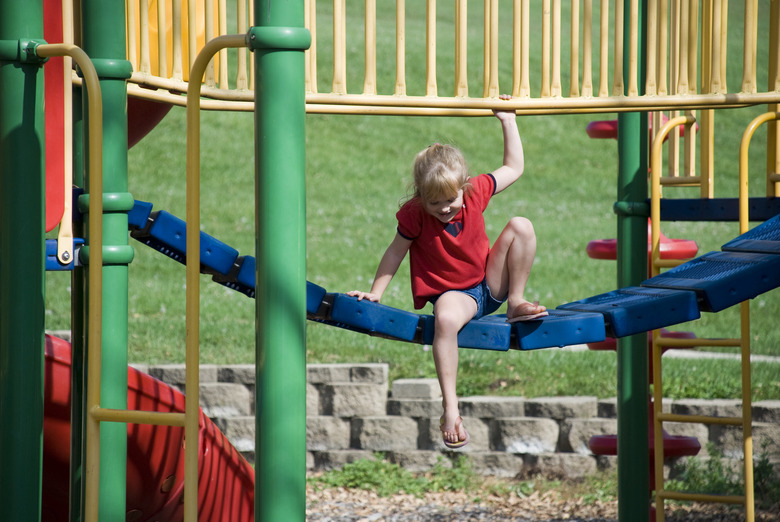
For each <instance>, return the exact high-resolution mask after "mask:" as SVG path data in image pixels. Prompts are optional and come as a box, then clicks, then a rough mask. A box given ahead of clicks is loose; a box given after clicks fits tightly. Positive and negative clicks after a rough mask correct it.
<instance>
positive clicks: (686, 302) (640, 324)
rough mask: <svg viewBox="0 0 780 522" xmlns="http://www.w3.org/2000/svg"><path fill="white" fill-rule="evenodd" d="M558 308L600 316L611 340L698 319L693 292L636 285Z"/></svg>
mask: <svg viewBox="0 0 780 522" xmlns="http://www.w3.org/2000/svg"><path fill="white" fill-rule="evenodd" d="M558 309H559V310H569V311H577V312H598V313H601V314H603V315H604V319H605V325H606V329H607V333H608V334H609V336H610V337H625V336H627V335H633V334H637V333H642V332H647V331H649V330H656V329H658V328H662V327H664V326H671V325H673V324H678V323H684V322H686V321H692V320H694V319H698V318H699V317H700V314H699V308H698V306H697V304H696V294H695V293H694V292H690V291H681V290H667V289H662V288H641V287H636V286H634V287H628V288H622V289H620V290H613V291H612V292H607V293H605V294H600V295H596V296H593V297H589V298H587V299H582V300H581V301H575V302H573V303H567V304H564V305H561V306H559V307H558Z"/></svg>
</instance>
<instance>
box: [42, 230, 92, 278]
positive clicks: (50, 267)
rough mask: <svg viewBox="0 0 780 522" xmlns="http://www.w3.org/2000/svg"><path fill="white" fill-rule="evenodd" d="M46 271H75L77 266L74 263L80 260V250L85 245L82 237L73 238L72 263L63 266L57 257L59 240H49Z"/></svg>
mask: <svg viewBox="0 0 780 522" xmlns="http://www.w3.org/2000/svg"><path fill="white" fill-rule="evenodd" d="M45 244H46V270H47V271H51V272H56V271H62V270H73V268H74V267H75V266H76V265H75V264H74V261H75V260H77V259H78V257H79V256H78V249H79V248H81V246H82V245H83V244H84V240H83V239H82V238H80V237H74V238H73V248H71V250H70V253H71V259H70V262H69V263H68V264H66V265H63V264H62V263H60V260H59V258H58V257H57V240H56V239H47V240H46V243H45Z"/></svg>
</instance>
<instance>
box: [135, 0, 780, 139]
mask: <svg viewBox="0 0 780 522" xmlns="http://www.w3.org/2000/svg"><path fill="white" fill-rule="evenodd" d="M301 1H302V2H304V9H305V24H306V27H307V28H308V29H309V30H310V31H311V34H312V45H311V48H310V49H309V50H308V51H306V53H305V57H306V88H307V95H306V102H307V111H308V112H312V113H328V112H335V113H364V114H376V113H381V114H433V115H436V114H453V115H483V114H489V113H490V109H491V107H492V106H493V105H495V103H496V100H497V97H498V94H499V93H504V92H506V93H511V94H512V95H513V97H514V99H513V100H512V101H511V102H510V104H511V105H513V106H514V108H516V109H517V110H518V111H520V112H525V113H569V112H575V111H579V112H583V111H585V112H587V111H590V112H615V111H628V110H660V109H666V110H675V109H676V110H684V109H704V108H710V107H731V106H741V105H751V104H753V105H755V104H770V103H777V102H778V101H780V73H779V72H778V69H779V68H778V67H777V62H778V60H779V58H778V53H777V47H778V38H780V37H779V36H778V30H777V27H778V26H779V25H780V13H778V11H779V9H778V7H777V4H778V0H771V5H769V6H768V7H767V5H766V4H765V3H761V4H760V5H759V3H758V2H757V0H744V2H742V4H741V11H742V12H741V14H742V16H743V17H744V20H745V23H744V25H743V26H742V27H739V26H738V25H739V24H733V25H734V27H729V25H728V23H727V22H728V19H729V16H728V15H729V12H728V9H729V2H727V1H723V0H711V1H705V2H701V6H700V5H699V4H700V2H699V1H698V0H685V1H683V0H648V14H647V17H646V24H645V25H646V31H647V42H648V43H647V46H646V48H647V54H646V56H644V57H641V56H639V54H638V53H639V51H638V44H637V42H638V39H639V34H640V26H639V13H638V1H637V0H612V1H609V0H597V1H594V0H568V1H567V0H534V1H532V0H511V1H510V0H502V1H499V0H484V1H483V4H482V7H483V8H482V9H479V5H478V4H477V9H474V3H473V2H467V1H466V0H455V2H454V4H455V5H454V9H453V5H452V2H445V3H442V4H441V6H440V5H439V2H437V1H436V0H426V1H425V2H414V3H409V4H407V2H406V1H405V0H395V4H394V6H393V5H392V4H391V5H389V6H388V5H387V4H385V3H383V2H380V3H377V2H376V0H359V1H357V0H349V1H348V0H327V1H325V0H320V1H319V2H317V0H301ZM731 4H732V6H731V9H732V11H734V10H735V9H738V8H739V7H738V5H737V6H735V5H733V4H735V2H733V1H732V2H731ZM127 5H128V9H127V13H128V59H129V60H130V61H131V62H132V63H133V68H134V71H135V72H134V73H133V76H132V78H131V83H132V85H131V86H130V87H129V92H130V93H131V95H133V96H139V97H144V98H149V99H154V100H157V101H166V102H169V103H174V104H178V105H184V104H185V103H186V100H185V98H184V96H182V94H184V93H185V92H186V82H187V80H188V77H187V71H189V68H190V67H191V66H192V64H193V61H194V56H195V54H196V53H195V52H190V51H189V50H190V49H196V50H197V49H199V48H201V47H202V46H203V45H204V44H205V41H207V40H209V39H211V38H213V37H215V36H218V35H222V34H227V33H243V32H245V31H246V30H248V28H249V20H252V19H253V13H252V8H253V2H251V1H248V0H197V1H189V2H188V1H186V0H185V1H184V2H183V3H181V4H180V3H179V2H173V1H172V0H165V1H156V0H152V1H150V2H140V1H139V0H128V1H127ZM139 5H143V6H147V8H146V9H142V8H140V7H139ZM393 7H394V9H393ZM470 8H471V9H470ZM767 8H768V11H767V12H764V11H761V10H766V9H767ZM378 9H379V10H381V12H382V13H383V14H384V16H382V17H381V18H380V19H381V20H387V19H388V18H390V14H391V13H392V14H394V17H393V18H394V19H395V22H394V24H395V26H394V27H390V28H387V27H383V26H381V25H378V23H377V19H378V14H377V12H378ZM388 11H390V13H388ZM453 11H454V12H453ZM759 11H761V16H762V17H763V16H767V17H769V23H768V27H769V29H768V30H763V29H762V31H763V32H762V33H761V34H759V32H758V30H759V29H758V28H759V25H758V17H759ZM624 15H627V16H624ZM624 19H627V20H628V23H627V24H624ZM348 20H349V21H350V23H348V22H347V21H348ZM323 22H326V23H325V24H323ZM500 22H501V23H500ZM445 24H446V25H445ZM385 25H386V24H385ZM442 26H444V27H447V28H452V35H450V34H444V35H443V34H442V31H441V27H442ZM410 27H415V28H416V29H415V31H414V32H410V30H409V28H410ZM760 27H762V28H764V27H766V24H762V25H761V26H760ZM191 28H194V29H191ZM729 31H731V32H732V33H740V32H741V35H740V37H736V36H733V35H732V37H731V40H732V41H733V40H735V39H738V40H739V41H741V47H740V48H739V52H738V53H734V52H733V53H732V55H731V56H729V55H727V52H726V51H727V45H726V44H727V39H728V37H729ZM624 32H625V34H627V35H628V36H629V39H628V41H629V42H630V43H629V45H628V46H627V47H626V48H624ZM480 33H481V35H480ZM759 43H760V44H761V48H768V49H769V56H768V57H767V58H766V60H767V61H766V62H764V63H765V64H766V65H764V64H759V63H758V49H759ZM246 52H247V51H246V50H245V49H241V50H238V51H237V53H238V54H237V55H236V56H235V58H234V57H232V56H229V55H228V53H227V51H226V50H222V51H220V52H219V55H218V56H217V58H215V63H214V64H212V65H210V66H209V67H208V68H207V72H206V75H205V78H204V81H203V82H204V83H203V87H202V89H201V95H202V98H201V105H202V107H203V108H207V109H232V110H247V111H250V110H253V104H252V97H253V91H252V82H253V77H254V75H253V71H252V63H251V60H247V59H246ZM380 55H381V56H394V57H395V60H394V66H395V74H394V75H392V73H391V72H390V71H381V70H378V56H380ZM479 55H481V59H476V62H477V63H476V65H475V58H474V57H475V56H479ZM735 55H736V56H735ZM624 57H625V58H627V59H626V60H625V61H624ZM470 58H471V59H470ZM537 58H538V61H537ZM643 58H644V59H643ZM437 60H438V62H437ZM442 60H445V61H446V62H447V63H446V64H445V66H444V67H438V65H437V63H440V62H441V61H442ZM728 60H730V63H729V66H730V67H740V66H741V67H742V80H741V82H740V85H739V87H738V89H737V90H733V91H729V90H728V88H727V82H726V65H727V61H728ZM762 61H763V57H762ZM479 62H481V63H479ZM740 62H741V63H740ZM423 63H424V66H423ZM624 63H625V64H626V67H627V69H626V71H625V72H627V73H628V74H627V76H626V77H627V81H625V82H624ZM642 63H645V69H644V71H642V70H640V67H641V64H642ZM470 67H471V68H472V69H473V68H475V67H477V68H481V71H470ZM759 69H764V70H768V71H769V75H770V76H769V82H768V85H767V88H766V89H761V88H760V86H759V85H758V82H757V71H758V70H759ZM356 71H358V72H359V71H362V73H363V74H362V75H363V78H362V81H358V80H356V78H357V76H358V75H356V74H352V75H350V74H349V73H351V72H356ZM443 71H447V72H446V73H444V72H443ZM450 71H452V72H450ZM480 72H481V74H479V73H480ZM388 73H390V74H388ZM443 74H444V75H445V76H447V77H443V76H442V75H443ZM450 74H454V77H453V78H449V75H450ZM391 76H392V79H390V78H391ZM324 77H329V80H330V81H329V85H328V86H327V88H323V87H325V86H324V85H323V80H322V79H321V78H324ZM641 77H644V78H645V84H644V86H643V89H642V90H644V92H645V94H643V95H640V94H639V92H640V85H639V81H640V80H639V79H640V78H641ZM325 81H327V80H325ZM567 81H568V89H567V88H566V86H565V85H564V83H565V82H567ZM353 84H354V85H355V87H354V88H353ZM440 84H441V85H444V84H447V85H453V88H452V91H450V92H442V89H441V88H440V87H439V85H440ZM448 89H449V88H448ZM503 105H504V106H506V103H504V104H503ZM705 120H706V118H705ZM702 125H705V123H702Z"/></svg>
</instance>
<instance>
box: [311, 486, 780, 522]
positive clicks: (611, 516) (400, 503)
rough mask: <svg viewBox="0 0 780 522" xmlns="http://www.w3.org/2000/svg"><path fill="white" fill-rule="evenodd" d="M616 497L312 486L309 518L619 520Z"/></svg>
mask: <svg viewBox="0 0 780 522" xmlns="http://www.w3.org/2000/svg"><path fill="white" fill-rule="evenodd" d="M776 513H777V512H776V511H774V510H773V511H771V512H770V511H759V512H757V513H756V521H757V522H777V521H780V515H777V514H776ZM666 514H667V515H666V520H667V521H669V522H705V521H706V522H741V521H744V520H745V512H744V509H742V508H739V507H733V506H727V505H722V504H693V505H686V506H667V507H666ZM617 517H618V512H617V502H616V501H609V502H604V501H598V500H596V501H592V502H586V501H585V500H584V499H583V498H563V497H562V496H561V495H560V494H558V493H557V492H556V491H547V492H544V493H540V492H534V493H532V494H530V495H527V496H519V495H517V494H514V493H512V494H508V495H502V496H497V495H485V496H484V497H480V496H479V494H473V493H471V494H467V493H460V492H458V493H428V494H426V495H424V496H422V497H415V496H413V495H404V494H398V495H393V496H390V497H380V496H378V495H376V494H375V493H373V492H371V491H365V490H359V489H344V488H331V489H318V488H316V487H314V486H312V485H308V486H307V488H306V520H317V521H323V522H325V521H343V522H358V521H360V522H363V521H373V520H377V521H378V520H382V521H392V522H407V521H408V522H411V521H421V520H430V521H445V520H446V521H450V520H457V521H461V520H491V521H508V520H512V521H519V522H554V521H574V522H613V521H617Z"/></svg>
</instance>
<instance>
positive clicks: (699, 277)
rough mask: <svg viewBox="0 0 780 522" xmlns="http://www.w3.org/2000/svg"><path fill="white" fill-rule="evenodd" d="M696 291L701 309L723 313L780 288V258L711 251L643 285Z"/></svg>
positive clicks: (768, 255) (747, 253) (766, 255)
mask: <svg viewBox="0 0 780 522" xmlns="http://www.w3.org/2000/svg"><path fill="white" fill-rule="evenodd" d="M642 286H643V287H649V288H674V289H678V290H689V291H694V292H696V295H697V296H698V298H699V301H700V304H699V307H700V308H701V310H702V311H705V312H719V311H721V310H724V309H726V308H728V307H730V306H733V305H735V304H738V303H741V302H742V301H746V300H748V299H752V298H754V297H756V296H757V295H759V294H762V293H764V292H768V291H769V290H772V289H774V288H777V287H778V286H780V256H778V255H775V254H757V253H749V252H710V253H708V254H705V255H703V256H701V257H697V258H696V259H693V260H691V261H688V262H687V263H685V264H682V265H680V266H678V267H675V268H673V269H671V270H668V271H666V272H664V273H662V274H661V275H658V276H655V277H653V278H652V279H648V280H647V281H644V282H643V283H642Z"/></svg>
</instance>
